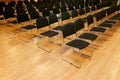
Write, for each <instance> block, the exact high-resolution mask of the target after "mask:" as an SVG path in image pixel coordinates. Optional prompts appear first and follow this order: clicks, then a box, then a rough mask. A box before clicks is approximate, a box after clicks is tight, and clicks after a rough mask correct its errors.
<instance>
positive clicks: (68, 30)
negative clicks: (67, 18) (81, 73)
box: [62, 23, 92, 68]
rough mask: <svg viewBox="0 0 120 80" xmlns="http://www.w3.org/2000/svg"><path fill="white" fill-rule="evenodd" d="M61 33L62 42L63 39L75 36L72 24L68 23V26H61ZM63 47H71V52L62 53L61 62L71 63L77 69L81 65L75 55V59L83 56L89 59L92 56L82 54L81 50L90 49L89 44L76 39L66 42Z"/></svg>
mask: <svg viewBox="0 0 120 80" xmlns="http://www.w3.org/2000/svg"><path fill="white" fill-rule="evenodd" d="M62 33H63V41H64V38H67V37H68V36H70V35H73V34H75V33H76V31H75V26H74V23H68V24H65V25H63V28H62ZM65 45H67V46H69V47H71V48H72V49H73V50H72V52H69V53H64V54H63V57H62V58H63V60H65V61H67V62H68V63H71V64H72V65H74V66H76V67H77V68H80V66H81V63H79V62H80V59H79V58H76V57H75V55H76V56H77V57H79V56H83V57H87V58H91V56H92V54H91V55H88V54H86V53H82V50H84V49H87V48H90V43H89V42H86V41H83V40H80V39H77V38H76V37H75V38H74V39H71V40H69V41H68V42H66V43H65ZM75 49H78V50H79V51H80V52H78V51H76V50H75Z"/></svg>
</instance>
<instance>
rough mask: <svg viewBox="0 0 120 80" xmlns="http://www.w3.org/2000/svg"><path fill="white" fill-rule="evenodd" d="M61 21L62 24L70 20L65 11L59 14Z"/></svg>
mask: <svg viewBox="0 0 120 80" xmlns="http://www.w3.org/2000/svg"><path fill="white" fill-rule="evenodd" d="M61 20H62V24H65V23H68V22H69V20H70V14H69V13H68V12H67V11H64V12H62V13H61ZM66 21H67V22H66Z"/></svg>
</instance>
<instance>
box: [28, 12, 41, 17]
mask: <svg viewBox="0 0 120 80" xmlns="http://www.w3.org/2000/svg"><path fill="white" fill-rule="evenodd" d="M29 14H30V18H31V19H37V18H39V17H40V16H39V13H38V12H37V11H32V12H29Z"/></svg>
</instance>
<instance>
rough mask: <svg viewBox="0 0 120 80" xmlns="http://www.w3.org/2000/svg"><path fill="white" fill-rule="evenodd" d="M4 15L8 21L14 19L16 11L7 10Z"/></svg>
mask: <svg viewBox="0 0 120 80" xmlns="http://www.w3.org/2000/svg"><path fill="white" fill-rule="evenodd" d="M3 15H4V18H5V19H8V18H11V17H14V10H13V9H10V10H9V9H7V10H5V11H4V12H3Z"/></svg>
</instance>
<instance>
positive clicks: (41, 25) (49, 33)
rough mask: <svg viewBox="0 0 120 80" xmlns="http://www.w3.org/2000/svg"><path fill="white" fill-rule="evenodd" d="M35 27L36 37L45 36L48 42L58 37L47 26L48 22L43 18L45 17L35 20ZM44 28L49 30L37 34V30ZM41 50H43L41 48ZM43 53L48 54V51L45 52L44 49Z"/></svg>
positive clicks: (56, 33)
mask: <svg viewBox="0 0 120 80" xmlns="http://www.w3.org/2000/svg"><path fill="white" fill-rule="evenodd" d="M36 26H37V32H38V36H40V37H42V36H46V37H48V38H49V40H48V41H51V40H50V39H51V38H53V37H55V36H58V34H59V33H58V32H55V31H53V30H51V29H50V26H49V22H48V20H47V19H46V18H45V17H40V18H38V19H37V20H36ZM45 27H48V28H49V30H45V31H42V32H39V30H40V29H41V28H45ZM49 43H50V42H49ZM38 46H39V47H40V45H39V41H38ZM40 48H41V47H40ZM42 49H43V48H42ZM44 50H45V51H47V52H50V51H51V49H50V50H47V49H44Z"/></svg>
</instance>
